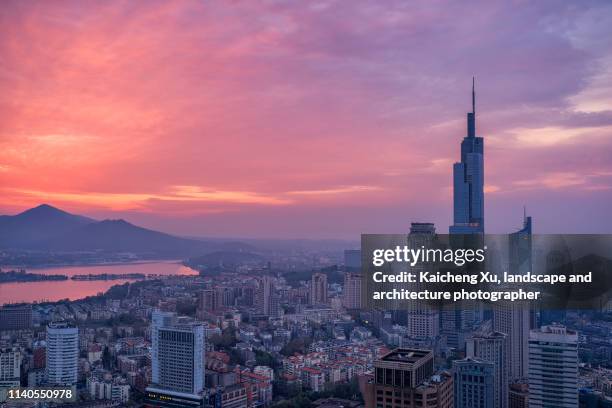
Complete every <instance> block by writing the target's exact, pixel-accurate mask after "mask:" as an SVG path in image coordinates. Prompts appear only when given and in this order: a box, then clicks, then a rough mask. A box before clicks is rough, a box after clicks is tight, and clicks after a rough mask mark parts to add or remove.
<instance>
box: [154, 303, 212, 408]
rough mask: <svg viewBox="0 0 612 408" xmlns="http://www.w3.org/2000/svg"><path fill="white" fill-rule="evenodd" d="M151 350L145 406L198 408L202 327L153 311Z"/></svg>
mask: <svg viewBox="0 0 612 408" xmlns="http://www.w3.org/2000/svg"><path fill="white" fill-rule="evenodd" d="M151 346H152V347H151V348H152V350H151V367H152V375H151V385H150V386H149V387H148V388H147V395H146V397H147V404H148V405H149V406H153V407H182V406H185V407H191V406H200V405H201V403H202V395H201V394H202V391H203V390H204V327H203V326H202V325H201V324H199V323H197V322H194V321H192V320H190V319H187V318H178V317H177V316H176V315H175V314H174V313H168V312H160V311H154V312H153V316H152V325H151Z"/></svg>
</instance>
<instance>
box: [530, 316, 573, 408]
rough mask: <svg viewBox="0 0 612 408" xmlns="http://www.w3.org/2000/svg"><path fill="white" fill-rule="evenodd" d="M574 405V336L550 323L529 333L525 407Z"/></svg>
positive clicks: (566, 406)
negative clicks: (526, 401) (527, 381)
mask: <svg viewBox="0 0 612 408" xmlns="http://www.w3.org/2000/svg"><path fill="white" fill-rule="evenodd" d="M577 406H578V335H577V333H576V332H574V331H572V330H568V329H567V328H566V327H565V326H562V325H559V324H552V325H549V326H542V327H541V328H540V329H539V330H532V331H531V333H530V335H529V407H530V408H544V407H555V408H569V407H577Z"/></svg>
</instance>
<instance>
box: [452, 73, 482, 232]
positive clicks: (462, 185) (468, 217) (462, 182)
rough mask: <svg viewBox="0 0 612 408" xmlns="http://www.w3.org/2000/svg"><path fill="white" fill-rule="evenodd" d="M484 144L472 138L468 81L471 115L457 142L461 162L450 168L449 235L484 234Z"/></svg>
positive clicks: (473, 109) (473, 101)
mask: <svg viewBox="0 0 612 408" xmlns="http://www.w3.org/2000/svg"><path fill="white" fill-rule="evenodd" d="M483 147H484V143H483V139H482V137H476V93H475V90H474V79H472V112H469V113H468V114H467V136H466V137H465V138H463V142H461V161H460V162H458V163H455V164H454V165H453V209H454V214H453V225H452V226H451V227H450V230H449V232H450V233H451V234H482V233H484V150H483Z"/></svg>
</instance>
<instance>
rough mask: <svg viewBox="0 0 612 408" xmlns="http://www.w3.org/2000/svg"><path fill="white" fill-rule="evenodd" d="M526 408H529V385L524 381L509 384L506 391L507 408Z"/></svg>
mask: <svg viewBox="0 0 612 408" xmlns="http://www.w3.org/2000/svg"><path fill="white" fill-rule="evenodd" d="M527 407H529V384H527V382H525V381H516V382H513V383H511V384H510V388H509V390H508V408H527Z"/></svg>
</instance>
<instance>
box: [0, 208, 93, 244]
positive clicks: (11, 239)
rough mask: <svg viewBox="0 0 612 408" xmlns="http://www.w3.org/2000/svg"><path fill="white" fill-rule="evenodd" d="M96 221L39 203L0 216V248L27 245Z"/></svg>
mask: <svg viewBox="0 0 612 408" xmlns="http://www.w3.org/2000/svg"><path fill="white" fill-rule="evenodd" d="M94 222H96V220H93V219H91V218H87V217H83V216H80V215H74V214H70V213H67V212H66V211H62V210H60V209H58V208H55V207H52V206H50V205H48V204H42V205H39V206H38V207H34V208H30V209H29V210H26V211H24V212H22V213H19V214H17V215H13V216H10V215H0V248H31V247H33V246H34V247H35V246H36V244H37V243H40V242H44V241H47V240H49V239H51V238H53V237H55V236H57V235H61V234H65V233H68V232H69V231H73V230H75V229H77V228H80V227H83V226H85V225H88V224H91V223H94Z"/></svg>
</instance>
